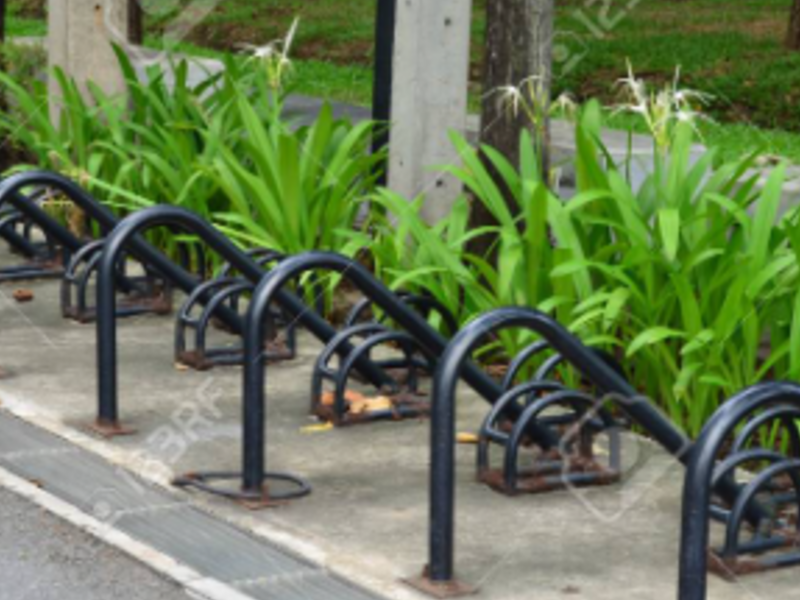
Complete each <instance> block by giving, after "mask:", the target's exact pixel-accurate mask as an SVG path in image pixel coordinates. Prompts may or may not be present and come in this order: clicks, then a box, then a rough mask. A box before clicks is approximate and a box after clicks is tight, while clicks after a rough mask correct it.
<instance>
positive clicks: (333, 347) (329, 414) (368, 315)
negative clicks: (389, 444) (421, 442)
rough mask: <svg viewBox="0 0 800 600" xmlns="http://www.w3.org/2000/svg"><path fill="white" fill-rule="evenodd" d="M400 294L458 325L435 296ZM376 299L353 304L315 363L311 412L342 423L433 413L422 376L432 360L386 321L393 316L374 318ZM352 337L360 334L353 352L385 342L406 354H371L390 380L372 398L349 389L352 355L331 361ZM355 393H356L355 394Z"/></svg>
mask: <svg viewBox="0 0 800 600" xmlns="http://www.w3.org/2000/svg"><path fill="white" fill-rule="evenodd" d="M397 299H398V300H400V301H401V302H402V303H403V304H405V305H406V306H408V307H409V308H412V309H414V310H416V311H417V312H418V313H420V315H422V316H423V317H425V318H426V319H430V317H431V316H432V315H433V314H434V313H436V314H438V315H439V316H440V318H441V319H442V324H443V326H444V328H445V329H446V330H447V331H448V333H449V334H450V335H452V334H454V333H455V332H456V331H457V330H458V323H457V321H456V319H455V317H454V316H453V315H452V314H451V313H450V311H449V310H447V308H446V307H445V306H444V305H442V304H441V303H440V302H438V301H437V300H436V299H435V298H431V297H429V296H419V295H414V294H410V293H407V292H399V293H397ZM373 304H374V303H373V301H372V300H371V299H370V298H363V299H362V300H361V301H360V302H358V303H356V304H355V305H354V306H353V308H352V309H351V310H350V312H349V314H348V315H347V317H346V318H345V322H344V329H343V330H342V331H341V332H340V333H339V334H338V335H337V336H336V338H334V339H333V340H331V342H330V344H328V346H327V347H326V348H325V349H324V350H323V351H322V352H321V353H320V355H319V357H318V358H317V361H316V363H315V365H314V371H313V374H312V377H311V414H312V415H315V416H317V417H318V418H320V419H322V420H323V421H326V422H330V423H333V424H335V425H337V426H339V425H351V424H354V423H367V422H371V421H377V420H383V419H392V420H400V419H409V418H420V417H425V416H427V415H428V414H429V413H430V401H429V399H428V398H427V394H425V393H423V392H422V391H421V390H420V387H419V380H420V377H421V376H426V375H430V374H431V373H432V372H433V368H434V363H433V361H432V360H430V358H428V357H426V356H425V354H424V352H422V350H421V349H420V347H419V345H418V344H417V342H416V340H415V339H414V338H413V337H411V336H409V335H408V334H407V333H403V332H399V331H392V330H391V329H390V328H389V327H387V326H386V322H387V321H389V320H390V319H389V318H388V317H389V315H388V314H385V313H384V314H383V315H381V316H380V317H378V318H375V315H373V314H372V313H373ZM354 339H361V340H362V342H361V343H360V344H359V345H358V346H357V348H356V350H355V352H354V354H365V355H367V356H370V357H371V355H372V352H373V351H374V350H376V349H377V348H380V347H385V346H388V347H392V348H393V349H394V350H396V351H399V352H400V353H401V354H402V356H400V357H397V358H384V359H380V360H378V359H373V360H375V361H376V362H377V363H378V364H380V366H381V367H382V368H383V369H384V371H385V372H386V373H387V374H389V375H390V377H391V378H392V383H391V385H390V386H386V385H384V386H382V387H381V388H380V389H375V390H374V392H375V393H377V394H378V397H377V398H375V399H373V400H372V401H371V402H365V401H364V400H365V399H364V398H363V397H362V395H361V394H359V393H357V392H350V388H349V386H348V384H349V382H350V381H351V378H353V376H354V375H357V373H355V372H354V370H353V360H352V356H351V357H349V358H348V359H347V360H344V361H340V363H339V364H338V365H336V366H335V365H334V364H333V359H334V357H335V356H336V355H337V354H338V347H339V346H340V345H341V344H344V343H348V342H350V341H351V340H354ZM326 381H328V382H331V383H332V385H333V390H332V393H330V394H324V393H323V386H324V383H325V382H326ZM352 395H357V396H358V398H352Z"/></svg>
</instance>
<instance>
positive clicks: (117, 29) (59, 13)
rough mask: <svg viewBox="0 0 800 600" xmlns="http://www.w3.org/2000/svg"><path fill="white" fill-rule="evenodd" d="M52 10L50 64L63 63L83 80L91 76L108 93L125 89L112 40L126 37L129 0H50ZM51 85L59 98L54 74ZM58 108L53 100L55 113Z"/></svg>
mask: <svg viewBox="0 0 800 600" xmlns="http://www.w3.org/2000/svg"><path fill="white" fill-rule="evenodd" d="M48 14H49V17H48V51H49V65H50V68H52V67H55V66H58V67H61V68H62V69H63V70H64V71H65V72H66V73H67V75H68V76H71V77H73V78H75V80H76V81H78V82H79V84H84V83H85V82H86V81H87V80H91V81H93V82H94V83H96V84H97V85H99V86H100V87H101V88H102V89H103V90H104V91H105V92H106V93H108V94H114V93H121V92H122V91H123V90H124V80H123V77H122V73H121V71H120V69H119V65H118V62H117V58H116V56H115V55H114V51H113V49H112V47H111V43H112V41H113V42H115V43H117V44H120V43H123V42H124V40H125V39H126V36H127V30H128V2H127V0H50V2H49V8H48ZM50 86H51V87H50V95H51V98H58V97H59V95H60V93H59V89H58V85H57V84H56V83H55V82H54V81H53V78H51V83H50ZM83 89H84V90H85V87H84V88H83ZM58 111H59V107H58V102H57V101H56V102H53V103H52V104H51V116H52V117H54V118H55V117H56V116H57V114H58Z"/></svg>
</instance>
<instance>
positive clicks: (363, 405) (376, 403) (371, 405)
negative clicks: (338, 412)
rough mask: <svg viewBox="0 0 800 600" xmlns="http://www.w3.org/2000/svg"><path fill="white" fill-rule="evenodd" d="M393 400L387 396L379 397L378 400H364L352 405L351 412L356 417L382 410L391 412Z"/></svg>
mask: <svg viewBox="0 0 800 600" xmlns="http://www.w3.org/2000/svg"><path fill="white" fill-rule="evenodd" d="M392 406H393V404H392V399H391V398H389V397H387V396H377V397H376V398H363V399H362V400H359V401H357V402H351V403H350V412H351V413H353V414H354V415H363V414H369V413H373V412H378V411H380V410H391V409H392Z"/></svg>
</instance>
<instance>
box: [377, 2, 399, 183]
mask: <svg viewBox="0 0 800 600" xmlns="http://www.w3.org/2000/svg"><path fill="white" fill-rule="evenodd" d="M377 4H378V6H377V13H376V16H375V72H374V75H373V77H374V80H373V81H374V83H373V88H372V119H373V121H376V122H378V123H380V126H379V129H378V131H377V132H376V133H375V134H374V137H373V141H372V151H373V152H376V153H377V152H380V151H382V150H384V149H386V148H388V147H389V123H390V122H391V120H392V77H393V72H394V69H393V65H394V36H395V17H396V13H397V0H377ZM378 168H379V169H382V170H383V173H382V175H381V178H380V180H379V181H378V183H379V184H380V185H386V181H387V178H388V171H387V169H388V159H387V161H385V162H384V163H382V164H381V165H379V166H378Z"/></svg>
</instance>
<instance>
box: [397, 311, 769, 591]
mask: <svg viewBox="0 0 800 600" xmlns="http://www.w3.org/2000/svg"><path fill="white" fill-rule="evenodd" d="M510 328H516V329H524V330H529V331H532V332H534V333H536V334H538V335H539V336H540V337H541V338H542V340H543V341H544V342H546V343H547V344H548V345H549V346H551V347H552V349H553V351H554V352H556V353H557V354H558V355H560V357H562V358H561V359H559V360H563V362H565V363H567V364H569V365H571V366H572V367H574V368H575V369H576V370H577V371H578V372H579V373H580V374H581V376H582V377H583V378H584V379H585V380H586V381H587V382H588V383H590V384H591V385H592V386H593V387H594V388H596V389H597V390H598V392H599V394H600V397H599V398H598V399H597V400H592V399H591V397H585V396H582V395H577V393H576V392H574V391H569V390H560V389H559V388H558V386H559V385H560V384H557V383H555V382H551V383H549V384H546V385H544V384H543V383H542V382H533V383H531V384H530V385H531V386H538V387H539V389H536V388H512V389H511V390H510V391H509V392H508V393H509V395H513V394H515V393H518V394H520V395H521V396H522V397H525V396H528V397H530V392H534V393H536V394H537V395H538V394H540V393H546V394H547V395H545V396H543V397H542V398H541V399H537V400H533V401H532V402H531V403H530V405H529V406H528V407H527V409H525V410H527V411H529V415H531V416H530V417H529V418H531V419H532V423H531V424H529V427H531V426H532V424H535V423H536V418H537V415H535V414H533V413H537V412H539V409H541V408H543V407H544V405H545V404H547V403H550V402H553V403H555V402H556V401H561V400H564V401H566V404H567V407H568V409H571V410H572V411H574V412H578V413H580V414H581V415H582V418H581V419H580V422H582V423H587V424H588V427H589V430H588V431H589V432H591V430H592V429H596V428H597V427H598V426H599V425H600V422H602V424H603V426H608V425H609V423H608V422H607V419H608V417H607V416H604V413H603V411H604V409H605V408H606V404H608V403H613V404H614V406H615V407H617V408H619V409H620V410H621V411H623V412H624V413H626V414H627V415H628V417H629V418H630V419H632V420H633V421H635V422H636V423H637V424H638V425H639V426H640V427H642V428H644V429H645V430H646V431H648V433H649V434H650V435H651V436H652V437H653V438H654V439H655V440H656V441H657V442H659V443H660V444H661V445H662V446H663V447H664V448H665V449H666V450H668V451H669V452H670V453H671V454H673V455H674V456H675V457H676V458H678V459H679V460H681V461H682V462H684V463H686V462H687V461H688V460H689V451H690V450H691V449H692V444H691V441H690V440H689V439H688V438H687V437H686V436H685V435H684V434H683V433H682V432H681V431H679V430H678V429H677V428H676V427H675V426H674V425H673V424H672V423H671V422H670V421H669V419H667V418H666V417H665V416H663V415H662V414H661V413H660V412H659V411H658V409H657V408H656V407H655V406H654V405H653V404H651V403H650V402H649V401H648V400H647V399H646V398H644V397H642V396H640V395H639V394H638V393H637V392H636V390H635V389H634V388H633V387H632V386H631V385H630V384H629V383H628V382H627V381H626V379H625V378H624V377H623V376H622V374H621V373H619V372H618V370H617V369H616V368H615V366H614V365H613V364H612V363H610V362H609V361H608V360H607V358H606V357H604V356H602V355H601V354H599V353H598V352H596V351H594V350H592V349H590V348H588V347H586V346H584V345H583V344H582V343H581V342H580V340H578V338H576V337H575V336H574V335H572V334H571V333H570V332H569V331H567V330H566V329H565V328H564V327H562V326H561V325H560V324H559V323H558V322H556V321H555V320H554V319H552V318H551V317H549V316H548V315H546V314H544V313H541V312H539V311H536V310H531V309H525V308H505V309H498V310H495V311H491V312H489V313H487V314H485V315H483V316H481V317H479V318H477V319H475V320H474V321H472V322H471V323H470V324H469V325H468V326H466V327H465V328H464V329H462V330H461V332H460V333H459V334H458V335H456V337H455V338H454V339H453V340H452V342H451V343H450V345H449V346H448V347H447V349H446V350H445V352H444V353H443V355H442V356H441V358H440V360H439V363H438V367H437V371H436V377H435V380H434V390H433V398H434V402H433V411H432V416H431V421H432V443H431V475H430V523H431V529H430V536H429V553H430V554H429V562H428V564H427V566H426V567H425V568H424V570H423V573H422V576H421V577H419V578H416V579H413V580H410V581H409V583H410V584H411V585H413V586H414V587H416V588H417V589H420V590H422V591H424V592H425V593H428V594H430V595H433V596H437V597H451V596H459V595H463V594H465V593H470V592H472V591H474V590H473V589H471V588H469V587H467V586H464V585H462V584H461V583H459V582H458V581H457V580H456V578H455V574H454V550H455V548H454V540H455V519H454V504H455V442H456V428H455V417H456V401H455V391H456V384H457V382H458V380H459V377H460V376H461V375H462V373H463V370H464V368H465V365H466V364H468V362H467V361H468V360H469V357H470V356H471V354H472V352H473V350H474V349H475V348H476V347H477V346H478V345H479V344H480V342H481V341H482V340H485V339H487V336H488V335H490V334H495V333H497V332H498V331H500V330H503V329H510ZM523 385H524V384H523ZM553 396H556V398H555V399H552V397H553ZM518 397H519V396H518ZM548 398H550V400H548ZM591 402H593V403H594V408H591V407H590V403H591ZM509 403H510V404H509V405H510V406H515V405H516V403H515V402H514V401H510V400H509ZM498 410H500V409H498ZM568 412H569V411H568ZM539 414H541V412H539ZM556 418H558V417H556ZM517 420H518V419H517ZM571 420H573V421H574V420H575V419H571ZM593 421H595V423H593ZM555 425H557V423H554V422H553V421H547V420H545V421H542V422H540V423H538V424H537V426H536V427H531V428H533V429H534V430H542V429H545V430H548V431H552V430H553V429H552V427H553V426H555ZM584 433H585V432H584V427H579V428H577V430H576V437H573V438H569V439H577V440H578V443H580V439H581V437H582V436H583V435H584ZM531 441H532V442H534V443H538V440H536V438H535V437H533V438H531ZM556 446H557V447H558V448H560V449H565V448H566V449H567V450H568V449H569V445H566V446H565V444H564V443H563V442H562V443H560V444H556ZM551 449H552V447H551V448H541V450H542V451H543V452H545V453H546V452H548V451H549V450H551ZM567 454H568V452H565V451H563V450H562V452H560V454H559V456H558V460H560V461H562V463H563V466H562V474H563V475H565V476H566V477H567V478H569V476H570V475H575V474H577V475H579V477H577V482H576V483H575V484H581V483H582V482H581V477H580V470H578V471H577V472H575V471H573V472H572V473H571V472H570V470H567V469H565V467H566V466H569V461H568V460H565V458H566V456H565V455H567ZM567 480H568V479H567ZM503 484H504V485H505V486H509V484H514V482H513V481H510V482H509V481H504V482H503ZM709 489H710V488H709ZM739 492H740V489H739V487H738V486H737V485H736V484H735V483H734V482H733V481H731V480H730V479H728V478H723V479H721V480H720V481H718V482H717V483H716V487H715V493H716V494H717V495H719V496H720V497H722V498H723V499H725V500H726V501H729V502H732V503H735V502H736V501H737V498H738V496H739ZM762 513H763V507H761V506H760V505H759V504H758V503H756V502H754V503H752V504H751V506H750V508H749V510H748V511H747V513H746V514H745V518H746V519H747V521H748V522H750V523H754V522H755V523H757V522H758V521H759V519H760V515H761V514H762Z"/></svg>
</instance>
